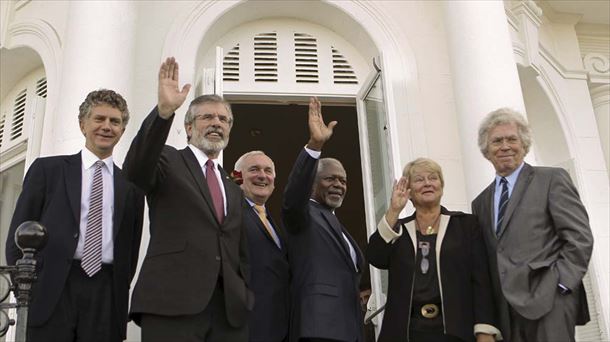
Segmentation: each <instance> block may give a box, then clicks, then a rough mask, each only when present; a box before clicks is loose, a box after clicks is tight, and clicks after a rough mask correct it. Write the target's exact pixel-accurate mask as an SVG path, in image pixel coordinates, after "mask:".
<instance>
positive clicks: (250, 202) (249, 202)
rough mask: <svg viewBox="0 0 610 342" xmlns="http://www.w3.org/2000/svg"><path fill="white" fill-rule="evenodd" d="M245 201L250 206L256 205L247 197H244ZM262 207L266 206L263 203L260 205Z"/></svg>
mask: <svg viewBox="0 0 610 342" xmlns="http://www.w3.org/2000/svg"><path fill="white" fill-rule="evenodd" d="M244 198H245V199H246V201H248V204H250V208H252V207H254V206H255V205H256V203H254V202H252V200H250V199H249V198H248V197H245V196H244ZM262 207H263V208H266V207H265V205H264V204H263V205H262ZM265 210H266V209H265Z"/></svg>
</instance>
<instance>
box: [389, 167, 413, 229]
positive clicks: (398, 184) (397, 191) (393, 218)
mask: <svg viewBox="0 0 610 342" xmlns="http://www.w3.org/2000/svg"><path fill="white" fill-rule="evenodd" d="M410 197H411V189H409V181H408V180H407V178H406V177H404V176H403V177H400V179H399V180H398V181H394V187H393V189H392V197H390V207H389V208H388V211H387V212H386V214H385V219H386V221H388V224H389V225H390V227H393V226H394V225H395V224H396V222H397V221H398V215H400V212H401V211H402V210H403V209H404V208H405V205H407V202H408V201H409V198H410Z"/></svg>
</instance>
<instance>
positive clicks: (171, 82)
mask: <svg viewBox="0 0 610 342" xmlns="http://www.w3.org/2000/svg"><path fill="white" fill-rule="evenodd" d="M178 80H179V68H178V62H176V60H175V59H174V57H168V58H167V59H166V60H165V62H163V63H162V64H161V67H160V68H159V100H158V101H159V102H158V104H157V107H158V110H159V116H161V117H162V118H164V119H168V118H169V117H170V116H172V114H173V113H174V112H175V111H176V109H178V107H180V106H181V105H182V104H183V103H184V100H185V99H186V95H187V94H188V92H189V90H190V89H191V85H190V84H185V85H184V86H183V87H182V90H180V88H179V84H178Z"/></svg>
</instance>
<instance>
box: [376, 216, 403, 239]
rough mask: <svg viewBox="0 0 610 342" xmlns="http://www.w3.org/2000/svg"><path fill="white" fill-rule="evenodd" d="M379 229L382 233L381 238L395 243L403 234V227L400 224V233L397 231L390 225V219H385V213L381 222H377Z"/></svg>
mask: <svg viewBox="0 0 610 342" xmlns="http://www.w3.org/2000/svg"><path fill="white" fill-rule="evenodd" d="M396 224H398V223H396ZM377 230H379V235H381V238H382V239H383V241H385V242H386V243H394V241H396V239H398V238H399V237H401V236H402V227H401V226H399V227H398V233H396V232H395V231H394V229H392V227H390V224H389V223H388V221H387V220H386V219H385V215H383V216H382V217H381V220H379V223H378V224H377Z"/></svg>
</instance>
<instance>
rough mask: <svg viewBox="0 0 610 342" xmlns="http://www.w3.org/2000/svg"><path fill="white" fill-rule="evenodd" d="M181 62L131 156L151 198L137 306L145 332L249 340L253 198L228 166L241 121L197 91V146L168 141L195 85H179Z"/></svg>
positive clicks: (193, 112) (134, 311)
mask: <svg viewBox="0 0 610 342" xmlns="http://www.w3.org/2000/svg"><path fill="white" fill-rule="evenodd" d="M178 76H179V75H178V63H176V61H175V60H174V59H173V58H168V59H167V60H166V61H165V62H164V63H163V64H162V65H161V68H160V71H159V100H158V105H157V107H155V108H154V109H153V111H152V112H151V113H150V115H149V116H148V117H147V118H146V119H145V120H144V122H143V123H142V127H141V128H140V131H139V132H138V134H137V136H136V137H135V139H134V140H133V142H132V145H131V147H130V149H129V152H128V153H127V157H126V159H125V164H124V165H123V167H124V169H125V172H126V174H127V175H128V178H129V179H131V180H132V181H133V182H134V183H135V184H137V185H138V186H139V187H141V188H142V189H143V190H144V191H145V193H146V197H147V201H148V206H149V210H150V213H149V216H150V244H149V247H148V252H147V255H146V259H145V260H144V263H143V265H142V269H141V271H140V275H139V278H138V282H137V283H136V286H135V289H134V292H133V298H132V306H131V315H132V317H133V318H134V320H135V321H136V322H137V323H138V324H139V325H140V326H141V327H142V341H144V342H148V341H163V342H165V341H219V342H221V341H236V342H239V341H247V339H248V331H247V319H248V313H249V311H250V310H251V309H252V306H253V295H252V293H251V291H250V290H249V289H248V287H247V285H246V279H248V276H249V266H248V263H247V243H246V236H245V235H246V234H245V230H244V229H243V224H242V207H243V205H242V204H243V201H244V197H243V194H242V191H241V189H240V188H239V186H237V185H236V184H235V183H233V182H232V181H231V180H230V179H229V177H228V175H227V173H226V172H225V171H224V170H223V169H222V168H221V167H220V166H219V164H218V159H217V158H218V156H219V154H220V152H221V151H222V150H223V149H224V148H225V147H226V146H227V144H228V142H229V133H230V132H231V127H232V125H233V115H232V113H231V107H230V105H229V104H228V103H227V102H226V101H224V100H223V99H222V98H221V97H219V96H216V95H202V96H199V97H197V98H195V99H194V100H193V101H192V102H191V104H190V105H189V108H188V110H187V113H186V116H185V118H184V127H185V130H186V134H187V141H188V146H187V147H186V148H184V149H182V150H177V149H175V148H173V147H171V146H167V145H164V144H165V141H166V139H167V136H168V134H169V131H170V128H171V125H172V121H173V118H174V116H175V115H174V112H175V110H176V109H178V108H179V107H180V106H181V105H182V103H183V102H184V100H185V99H186V95H187V94H188V91H189V89H190V85H189V84H187V85H185V86H184V87H183V88H182V89H179V86H178V85H179V83H178V80H179V79H178Z"/></svg>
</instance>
